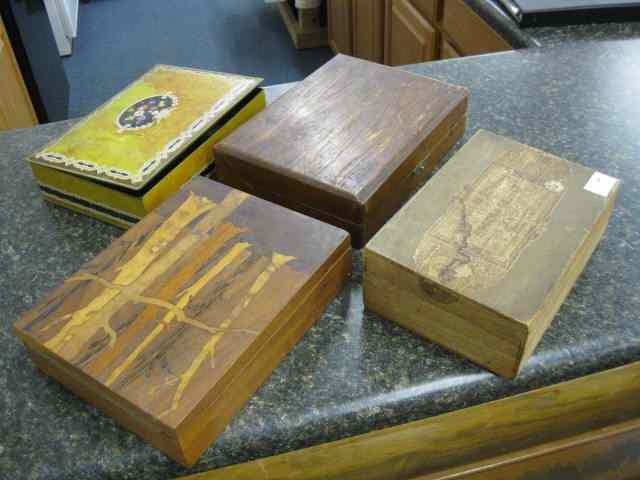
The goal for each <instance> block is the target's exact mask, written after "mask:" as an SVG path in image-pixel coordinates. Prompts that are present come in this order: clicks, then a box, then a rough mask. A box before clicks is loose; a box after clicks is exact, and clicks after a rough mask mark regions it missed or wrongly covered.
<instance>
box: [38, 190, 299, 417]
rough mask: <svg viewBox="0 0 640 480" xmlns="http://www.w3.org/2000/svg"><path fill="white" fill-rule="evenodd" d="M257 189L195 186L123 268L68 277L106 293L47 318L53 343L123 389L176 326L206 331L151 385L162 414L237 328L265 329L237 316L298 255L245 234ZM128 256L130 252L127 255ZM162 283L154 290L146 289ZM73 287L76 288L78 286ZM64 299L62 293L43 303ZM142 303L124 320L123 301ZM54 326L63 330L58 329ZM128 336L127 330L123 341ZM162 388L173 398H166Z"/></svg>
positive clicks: (251, 333) (250, 332) (176, 337)
mask: <svg viewBox="0 0 640 480" xmlns="http://www.w3.org/2000/svg"><path fill="white" fill-rule="evenodd" d="M248 198H249V196H248V195H247V194H245V193H242V192H239V191H235V190H234V191H231V192H230V193H229V194H227V196H226V197H224V199H223V200H222V201H221V202H220V203H219V204H216V203H214V202H212V201H211V200H209V199H208V198H205V197H202V196H199V195H196V194H194V193H190V194H189V196H188V198H187V199H186V200H185V201H184V202H183V203H182V204H181V205H179V206H178V207H177V208H176V209H175V211H174V212H173V213H172V214H171V215H170V216H169V217H168V218H167V219H166V220H165V221H164V222H162V223H161V224H159V225H158V226H157V228H155V230H153V231H151V232H150V233H149V234H147V235H146V236H144V237H142V238H141V243H140V244H138V245H136V247H137V248H136V249H135V253H132V254H130V256H129V258H128V259H126V260H125V261H123V262H122V263H121V264H119V263H118V264H117V268H115V270H114V268H113V265H110V266H109V267H111V268H109V267H108V268H103V272H92V271H89V270H90V269H89V268H85V269H83V270H81V271H80V272H78V273H77V274H75V275H73V276H72V277H70V278H69V279H67V281H66V284H68V285H78V286H82V287H83V288H88V287H87V284H90V285H91V288H94V289H97V293H96V294H95V295H94V296H93V297H92V298H91V299H90V301H88V303H86V305H84V306H78V308H76V309H74V310H73V311H70V312H69V313H65V314H64V315H60V316H54V319H53V320H52V321H51V322H49V323H47V324H46V325H44V326H43V327H41V328H40V329H39V330H38V334H39V335H42V336H48V338H47V339H46V340H45V341H44V342H43V344H44V346H45V347H46V348H47V349H49V350H51V351H52V352H55V353H56V354H58V355H59V356H61V357H63V358H64V359H66V360H68V361H70V362H71V363H73V364H75V365H76V366H79V367H81V368H83V369H84V370H85V371H86V372H87V373H90V374H93V375H94V376H95V377H97V378H98V379H99V380H100V381H101V382H102V383H103V384H104V385H105V386H107V387H109V388H111V389H113V390H116V391H121V390H127V389H129V388H130V386H131V385H132V384H134V383H135V382H136V381H139V379H140V378H141V377H144V375H146V374H147V372H146V371H147V370H148V369H149V368H152V367H151V366H150V365H151V364H152V363H153V361H154V359H155V358H158V357H159V355H161V352H162V349H163V348H164V347H163V346H162V345H161V344H160V342H161V341H172V342H179V341H181V338H180V335H181V334H180V332H183V334H182V336H184V330H178V329H177V327H179V326H182V328H189V329H194V330H196V331H198V332H200V335H197V336H193V338H190V339H189V340H188V343H189V345H190V346H191V345H192V344H194V343H197V344H198V346H197V348H193V349H189V350H185V351H182V352H180V359H179V361H178V362H177V363H178V364H180V366H181V369H180V370H177V369H175V368H171V369H168V371H167V372H166V374H164V375H163V376H161V377H158V378H160V379H161V381H157V382H156V383H155V384H154V385H152V386H151V387H150V388H149V389H148V390H147V395H148V397H149V403H148V404H147V405H143V407H144V408H146V409H147V410H150V411H151V412H152V413H154V414H155V415H156V416H158V417H160V418H162V417H166V416H169V415H170V414H171V413H173V412H176V411H177V410H179V409H180V406H181V402H182V401H183V399H184V397H185V392H186V391H187V390H188V389H189V387H190V384H191V383H192V381H193V380H194V378H196V377H197V376H198V375H204V373H203V372H204V371H205V370H209V371H212V370H215V369H216V366H217V363H216V361H217V356H218V354H217V348H218V346H219V345H220V343H221V341H222V340H223V339H225V338H226V337H227V336H229V335H237V336H246V337H255V336H256V335H258V334H259V331H258V330H255V329H252V328H246V327H243V326H236V325H235V323H236V322H237V321H238V320H239V319H240V318H241V317H242V316H243V314H244V313H245V312H246V311H247V309H248V308H250V307H251V305H252V302H253V301H254V300H255V299H256V298H257V297H258V295H259V294H260V293H261V292H263V291H264V290H266V289H267V288H268V286H269V285H270V281H271V280H272V278H273V276H274V275H275V274H276V273H277V272H279V271H280V270H281V269H282V268H283V267H285V266H286V265H287V264H288V263H290V262H291V261H293V260H295V259H296V257H294V256H290V255H285V254H283V253H280V252H277V251H272V252H271V254H270V255H268V256H265V255H264V254H263V252H262V251H258V250H261V249H257V248H254V245H252V243H251V242H249V241H238V238H237V237H238V236H240V235H242V234H244V233H246V232H247V228H240V227H237V226H236V225H234V224H233V223H231V222H229V221H227V219H228V217H229V216H230V215H232V214H233V212H234V211H235V210H236V209H237V208H238V207H240V206H241V205H242V204H243V203H244V202H245V200H247V199H248ZM126 256H127V252H124V254H123V255H121V257H119V259H120V258H125V257H126ZM110 276H113V278H110ZM154 285H155V291H154V293H153V294H149V293H147V292H148V290H149V289H150V288H152V287H153V286H154ZM74 291H75V289H74V288H71V289H70V292H71V293H70V295H72V294H73V292H74ZM270 293H271V294H273V295H274V296H276V297H282V296H286V295H288V294H289V293H290V292H287V291H286V289H284V291H283V290H282V289H280V288H278V287H277V286H273V287H271V290H270ZM208 297H212V298H213V299H214V300H210V299H209V298H208ZM211 302H218V303H219V304H220V305H223V308H221V309H220V312H226V314H225V315H224V316H217V317H216V318H210V317H207V318H205V319H202V318H200V319H199V318H196V317H197V315H194V314H192V313H190V312H191V311H195V312H196V313H199V312H200V311H201V310H202V309H205V308H208V306H209V304H210V303H211ZM201 304H202V305H205V306H204V307H203V306H201ZM58 307H59V303H57V301H55V300H54V301H51V305H50V306H46V307H45V309H44V311H46V312H49V309H50V308H51V309H52V310H56V309H57V308H58ZM140 308H141V309H142V310H140V311H139V312H138V313H137V314H136V316H135V320H134V321H133V322H131V325H127V324H125V325H124V326H123V325H120V326H119V327H116V326H115V323H118V321H117V320H116V319H117V318H118V316H119V315H122V312H123V311H130V310H132V309H140ZM216 313H217V311H216ZM42 315H43V313H41V314H40V316H42ZM39 318H41V317H36V319H35V321H34V324H37V321H38V320H39ZM209 321H211V324H210V323H209ZM120 323H121V322H120ZM134 323H139V324H140V325H142V324H152V325H153V326H152V327H150V328H146V329H145V328H143V327H137V328H138V329H139V330H142V332H135V331H134V330H135V328H134V326H132V325H133V324H134ZM50 330H57V332H56V333H55V334H53V335H50V334H49V331H50ZM132 332H133V333H132ZM125 336H126V337H128V338H126V339H123V340H122V341H120V340H121V337H125ZM133 337H135V339H136V341H135V342H132V338H133ZM167 338H168V339H169V340H167ZM125 342H126V344H125ZM132 344H133V347H132V346H131V345H132ZM96 345H98V347H96ZM88 352H89V353H88ZM155 396H159V397H162V398H163V399H164V400H163V401H158V400H157V398H154V397H155Z"/></svg>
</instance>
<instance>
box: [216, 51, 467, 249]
mask: <svg viewBox="0 0 640 480" xmlns="http://www.w3.org/2000/svg"><path fill="white" fill-rule="evenodd" d="M467 97H468V93H467V91H466V90H465V89H464V88H461V87H456V86H452V85H448V84H446V83H443V82H439V81H437V80H432V79H430V78H427V77H422V76H419V75H414V74H411V73H408V72H405V71H402V70H398V69H393V68H390V67H386V66H384V65H378V64H375V63H371V62H367V61H364V60H359V59H355V58H351V57H347V56H344V55H338V56H336V57H335V58H334V59H333V60H331V61H330V62H328V63H327V64H325V65H324V66H323V67H321V68H320V69H318V70H317V71H316V72H314V73H313V74H312V75H310V76H309V77H308V78H306V79H305V80H304V81H302V82H300V84H298V85H297V86H295V87H294V88H292V89H291V90H290V91H288V92H287V93H285V94H284V95H283V96H282V97H280V98H279V99H278V100H276V101H275V102H274V103H273V104H271V105H269V106H268V107H267V108H266V110H264V111H263V112H262V113H261V114H259V115H257V116H256V117H254V118H253V119H252V120H250V121H249V122H247V123H246V124H245V125H244V126H242V127H241V128H239V129H238V130H236V131H235V132H234V133H233V134H231V135H230V136H229V137H227V138H226V139H225V140H223V141H222V142H220V143H219V144H218V145H217V146H216V149H215V154H216V161H217V171H216V174H215V175H216V178H217V179H219V180H220V181H222V182H224V183H227V184H229V185H232V186H234V187H236V188H239V189H241V190H244V191H246V192H249V193H252V194H254V195H257V196H260V197H262V198H265V199H267V200H271V201H273V202H276V203H279V204H281V205H284V206H286V207H288V208H291V209H294V210H297V211H300V212H303V213H305V214H307V215H310V216H313V217H316V218H318V219H320V220H323V221H325V222H328V223H331V224H333V225H336V226H338V227H341V228H344V229H345V230H348V231H349V232H350V233H351V236H352V241H353V245H354V246H356V247H361V246H363V245H364V243H366V241H367V240H368V239H369V238H370V237H371V236H372V235H373V234H374V233H375V232H376V231H377V230H378V229H379V228H380V227H381V226H382V225H383V224H384V223H385V222H386V221H387V220H388V219H389V217H390V216H391V215H393V213H394V212H395V211H396V210H397V209H398V208H399V207H400V206H401V205H402V203H403V202H404V201H405V200H406V199H407V198H408V196H409V195H410V194H411V193H412V192H413V191H414V190H415V188H417V186H419V185H420V183H421V181H422V180H424V178H425V176H426V175H427V174H428V173H429V172H430V171H431V170H432V168H433V167H434V166H435V165H436V163H437V162H438V161H439V160H440V159H441V158H442V157H443V156H444V155H445V154H446V152H447V151H448V150H449V149H450V148H451V147H452V146H453V145H454V144H455V142H456V141H457V140H458V139H459V138H460V137H461V136H462V134H463V132H464V129H465V125H466V110H467Z"/></svg>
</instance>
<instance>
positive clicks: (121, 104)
mask: <svg viewBox="0 0 640 480" xmlns="http://www.w3.org/2000/svg"><path fill="white" fill-rule="evenodd" d="M261 81H262V79H260V78H255V77H246V76H240V75H230V74H226V73H219V72H208V71H204V70H196V69H191V68H182V67H174V66H169V65H157V66H155V67H154V68H152V69H151V70H150V71H148V72H147V73H146V74H144V75H143V76H142V77H140V78H139V79H138V80H136V81H135V82H133V83H132V84H131V85H129V86H128V87H127V88H126V89H124V90H123V91H122V92H120V93H119V94H118V95H116V96H115V97H113V98H112V99H111V100H109V101H108V102H107V103H105V104H104V105H102V106H101V107H99V108H98V109H97V110H96V111H95V112H93V113H92V114H90V115H89V116H87V117H86V119H84V120H83V121H81V122H79V123H78V124H76V125H75V126H74V127H72V128H71V129H70V130H69V131H67V132H66V133H65V134H64V135H63V136H61V137H60V138H58V139H57V140H55V141H53V142H52V143H50V144H49V145H47V146H46V147H44V148H43V149H42V150H40V151H38V152H36V153H35V154H33V155H32V156H31V157H30V158H29V159H28V160H29V161H30V163H31V168H32V170H33V174H34V175H35V177H36V180H37V181H38V184H39V186H40V188H41V190H42V193H43V195H44V197H45V198H46V199H47V200H49V201H51V202H53V203H55V204H58V205H62V206H65V207H68V208H71V209H73V210H76V211H79V212H82V213H85V214H87V215H91V216H93V217H96V218H99V219H101V220H103V221H106V222H109V223H112V224H115V225H118V226H121V227H125V228H127V227H129V226H131V225H132V224H134V223H135V222H137V221H138V220H139V219H141V218H142V217H144V216H145V215H146V214H147V213H149V212H150V211H151V210H153V209H154V208H155V207H156V206H157V205H159V204H160V203H162V201H163V200H165V199H167V198H168V197H170V196H171V195H173V194H174V193H175V192H176V191H177V190H178V189H179V188H180V186H182V185H183V184H184V183H186V182H187V181H188V180H189V179H190V178H192V177H193V176H194V175H197V174H199V173H201V172H202V171H204V170H207V169H209V168H213V166H214V158H213V146H214V144H215V143H216V142H218V141H220V140H221V139H223V138H224V137H225V136H226V135H228V134H229V133H231V132H232V131H233V130H234V129H235V128H237V127H238V126H240V125H241V124H242V123H244V122H245V121H247V120H248V119H249V118H251V117H252V116H253V115H254V114H256V113H257V112H259V111H260V110H262V109H263V108H264V105H265V95H264V92H263V91H262V90H261V89H260V88H259V84H260V83H261Z"/></svg>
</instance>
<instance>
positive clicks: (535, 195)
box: [414, 147, 570, 293]
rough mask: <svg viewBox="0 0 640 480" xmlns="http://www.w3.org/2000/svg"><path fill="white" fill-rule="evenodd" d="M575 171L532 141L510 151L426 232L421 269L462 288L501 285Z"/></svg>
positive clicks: (465, 290)
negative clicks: (534, 147)
mask: <svg viewBox="0 0 640 480" xmlns="http://www.w3.org/2000/svg"><path fill="white" fill-rule="evenodd" d="M541 155H543V156H544V158H543V159H542V160H541V158H540V156H541ZM569 173H570V171H569V164H568V163H567V162H566V161H564V160H562V159H560V158H557V157H554V156H553V155H549V154H544V153H543V152H539V151H537V150H533V149H531V148H529V147H527V148H524V147H523V148H522V149H520V150H519V151H508V152H505V153H504V154H502V155H501V156H500V157H499V158H497V159H496V160H495V161H493V162H492V163H491V164H490V166H489V167H488V168H487V169H486V170H485V172H484V173H483V174H482V175H480V176H479V177H478V178H477V180H475V182H474V183H473V184H472V185H470V186H469V187H468V188H466V189H465V190H464V191H463V193H462V194H461V195H458V196H457V197H456V198H455V199H454V201H453V202H452V203H451V205H450V206H449V208H448V209H447V210H446V212H445V213H444V214H443V215H442V217H440V219H439V220H438V221H436V222H435V223H434V224H433V225H432V226H430V227H429V228H428V229H427V231H426V232H425V233H424V236H423V238H422V240H421V241H420V243H419V244H418V247H417V249H416V251H415V254H414V261H415V264H416V267H417V269H418V271H419V272H420V273H422V274H423V275H425V276H426V277H429V278H431V279H433V280H436V281H437V282H438V283H440V284H442V285H445V286H447V287H450V288H452V289H453V290H456V291H458V292H460V293H468V292H470V291H473V290H476V289H479V288H488V287H490V286H493V285H495V284H496V283H497V282H499V281H500V279H502V278H504V276H505V275H506V274H507V272H509V270H510V269H511V268H512V266H513V264H514V263H515V261H516V260H517V259H518V257H519V256H520V255H521V254H522V252H523V251H524V250H525V249H526V247H527V245H529V244H530V243H531V242H532V241H534V240H535V239H536V238H538V237H539V236H540V235H541V234H542V233H543V232H544V230H545V229H546V227H547V224H548V222H549V219H550V216H551V213H552V212H553V210H554V208H555V207H556V206H557V205H558V204H559V202H560V200H561V198H562V196H563V195H564V192H565V188H564V182H565V181H566V178H567V177H568V175H569Z"/></svg>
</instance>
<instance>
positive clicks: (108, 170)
mask: <svg viewBox="0 0 640 480" xmlns="http://www.w3.org/2000/svg"><path fill="white" fill-rule="evenodd" d="M163 68H166V67H163ZM175 70H183V69H175ZM192 71H193V72H196V73H200V74H202V75H211V73H208V72H200V71H197V70H192ZM149 73H151V72H149ZM217 75H221V74H217ZM145 76H146V75H144V76H143V77H141V78H140V80H143V79H144V77H145ZM224 76H226V77H230V78H234V79H235V81H236V82H238V83H237V84H236V85H235V86H234V87H233V88H232V89H231V90H229V92H227V93H226V94H225V95H223V96H222V97H221V98H220V99H218V100H217V101H216V102H215V103H214V104H213V105H212V106H211V108H209V110H207V111H206V112H205V113H204V114H203V115H202V116H201V117H199V118H198V119H196V120H195V121H194V122H193V123H192V124H191V125H190V126H189V128H187V129H186V130H185V131H184V132H182V133H181V134H180V135H178V136H177V137H176V138H173V139H172V140H170V141H169V142H167V144H166V145H165V146H164V147H163V148H162V149H161V150H160V151H159V152H158V153H156V154H155V155H154V156H153V157H152V158H150V159H149V160H147V161H146V162H144V163H143V164H142V166H141V167H140V169H139V170H138V171H137V172H135V173H131V172H128V171H126V170H121V169H118V168H114V167H110V166H105V165H98V164H97V163H95V162H91V161H88V160H82V159H78V158H72V157H67V156H66V155H63V154H61V153H56V152H50V151H42V152H40V153H38V154H37V155H36V158H37V159H39V160H42V161H45V162H49V163H53V164H57V165H64V166H65V167H73V168H76V169H77V170H80V171H83V172H94V173H96V174H98V175H105V176H107V177H109V178H113V179H114V180H120V181H129V182H131V183H132V184H134V185H135V184H137V183H141V182H142V181H143V180H144V178H145V177H148V176H149V175H151V174H152V173H153V172H155V171H156V170H157V169H158V167H160V165H162V164H163V163H164V162H165V160H167V159H168V158H169V156H170V155H171V154H173V153H174V152H176V151H177V150H179V149H180V148H181V147H182V146H183V145H184V144H185V142H186V141H187V140H189V139H191V138H192V137H193V136H194V135H196V134H197V133H199V132H200V131H201V130H202V129H204V128H205V127H206V126H207V125H208V124H209V123H210V122H211V121H213V120H215V119H216V118H217V117H218V116H220V114H221V113H222V112H223V111H224V110H226V109H227V108H228V107H229V105H231V104H233V103H235V102H236V101H237V96H238V95H240V94H242V93H243V92H244V91H245V90H246V88H247V86H249V85H253V84H254V83H255V80H253V79H251V78H244V77H236V76H234V75H224ZM125 90H126V89H125ZM118 97H119V95H118V96H116V97H114V98H113V99H112V100H111V101H110V102H108V103H107V104H105V105H104V107H103V108H106V107H107V106H108V105H109V104H110V103H111V102H113V101H115V100H116V99H117V98H118Z"/></svg>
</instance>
